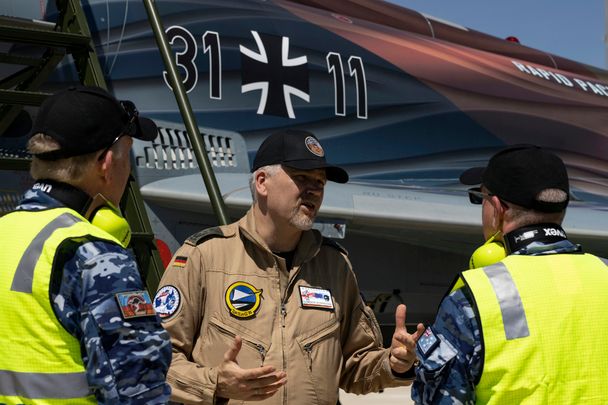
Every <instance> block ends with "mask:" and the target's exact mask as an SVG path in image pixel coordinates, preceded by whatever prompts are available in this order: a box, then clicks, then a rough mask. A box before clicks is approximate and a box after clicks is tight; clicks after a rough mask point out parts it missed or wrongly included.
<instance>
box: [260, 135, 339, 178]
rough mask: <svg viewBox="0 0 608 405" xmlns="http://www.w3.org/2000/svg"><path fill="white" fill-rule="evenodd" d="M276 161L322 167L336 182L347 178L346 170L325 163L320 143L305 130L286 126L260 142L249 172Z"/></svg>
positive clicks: (295, 166)
mask: <svg viewBox="0 0 608 405" xmlns="http://www.w3.org/2000/svg"><path fill="white" fill-rule="evenodd" d="M275 164H282V165H284V166H287V167H292V168H294V169H300V170H314V169H325V173H326V175H327V180H330V181H333V182H336V183H346V182H347V181H348V173H346V171H345V170H344V169H342V168H341V167H338V166H333V165H330V164H329V163H327V161H326V160H325V151H324V150H323V147H322V146H321V143H320V142H319V140H318V139H317V138H316V137H315V136H314V135H313V134H311V133H310V132H308V131H303V130H296V129H286V130H281V131H277V132H274V133H273V134H271V135H270V136H269V137H268V138H266V139H265V140H264V142H262V144H261V145H260V148H259V149H258V152H257V153H256V155H255V159H254V160H253V168H252V169H251V171H252V172H254V171H256V170H257V169H259V168H260V167H263V166H268V165H275Z"/></svg>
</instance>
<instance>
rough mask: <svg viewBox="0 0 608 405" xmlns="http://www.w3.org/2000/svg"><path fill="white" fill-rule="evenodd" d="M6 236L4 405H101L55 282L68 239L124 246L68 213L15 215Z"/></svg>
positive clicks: (0, 236) (1, 296)
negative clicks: (56, 298) (53, 291)
mask: <svg viewBox="0 0 608 405" xmlns="http://www.w3.org/2000/svg"><path fill="white" fill-rule="evenodd" d="M0 229H2V233H0V246H2V249H0V269H2V271H0V302H3V311H2V312H0V322H2V327H1V328H0V342H1V343H0V404H2V403H11V404H13V403H27V404H33V405H36V404H44V405H48V404H52V405H65V404H79V405H80V404H94V403H97V401H96V400H95V397H94V396H93V395H92V391H91V389H90V387H89V385H88V382H87V378H86V369H85V366H84V364H83V361H82V357H81V350H82V349H81V346H80V342H79V340H78V339H76V338H75V337H74V336H72V335H70V334H69V333H68V331H67V330H66V329H65V328H64V327H63V325H61V323H60V322H59V320H58V319H57V318H56V317H55V316H54V308H53V305H52V304H51V301H50V294H49V291H50V279H51V275H52V271H53V266H54V265H55V260H56V257H55V256H56V254H57V251H58V249H59V247H60V246H62V245H63V244H64V242H65V241H66V240H69V239H80V238H83V237H85V238H87V237H94V238H96V239H103V240H107V241H111V242H113V243H118V241H116V240H115V238H113V237H112V236H110V235H109V234H107V232H105V231H102V230H101V229H99V228H96V227H95V226H93V225H91V224H90V223H89V222H88V221H86V220H85V219H84V218H83V217H82V216H80V215H79V214H78V213H77V212H75V211H73V210H70V209H68V208H54V209H49V210H42V211H33V212H26V211H16V212H12V213H9V214H7V215H5V216H3V217H2V218H0ZM24 314H25V316H24Z"/></svg>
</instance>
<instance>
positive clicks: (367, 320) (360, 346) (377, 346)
mask: <svg viewBox="0 0 608 405" xmlns="http://www.w3.org/2000/svg"><path fill="white" fill-rule="evenodd" d="M348 267H349V269H348V276H347V279H346V280H345V282H346V285H347V287H346V288H347V291H348V293H347V294H346V300H348V302H347V303H346V305H345V307H344V308H345V309H346V310H345V311H344V319H343V326H342V331H341V333H342V336H341V337H342V342H343V343H342V354H343V357H344V368H343V370H342V375H341V376H340V388H342V389H343V390H345V391H346V392H352V393H355V394H367V393H369V392H377V391H379V390H381V389H383V388H388V387H397V386H403V385H409V384H411V381H410V380H406V379H402V378H398V377H396V376H395V375H393V373H392V370H391V367H390V364H389V361H388V357H389V354H390V350H389V349H385V348H383V347H382V332H381V331H380V326H379V325H378V322H377V321H376V317H375V316H374V313H373V311H372V310H371V308H369V307H368V306H367V305H365V303H364V302H363V299H362V298H361V295H360V293H359V287H358V285H357V281H356V279H355V275H354V274H353V272H352V270H351V268H350V263H348Z"/></svg>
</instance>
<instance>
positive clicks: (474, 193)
mask: <svg viewBox="0 0 608 405" xmlns="http://www.w3.org/2000/svg"><path fill="white" fill-rule="evenodd" d="M467 191H468V193H469V201H470V202H471V204H481V203H482V202H483V199H484V198H488V199H489V198H490V197H493V196H494V195H495V194H492V193H484V192H483V191H481V187H473V188H470V189H468V190H467Z"/></svg>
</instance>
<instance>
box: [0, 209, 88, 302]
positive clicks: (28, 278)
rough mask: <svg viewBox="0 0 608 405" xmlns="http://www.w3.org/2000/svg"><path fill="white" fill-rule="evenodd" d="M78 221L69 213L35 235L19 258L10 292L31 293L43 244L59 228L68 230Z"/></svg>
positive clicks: (62, 215) (60, 216)
mask: <svg viewBox="0 0 608 405" xmlns="http://www.w3.org/2000/svg"><path fill="white" fill-rule="evenodd" d="M78 221H80V219H78V218H76V217H75V216H74V215H72V214H70V213H67V212H66V213H65V214H61V215H59V216H58V217H57V218H55V219H54V220H52V221H51V222H50V223H49V224H48V225H47V226H45V227H44V228H42V230H41V231H40V232H39V233H38V235H36V237H35V238H34V240H33V241H32V243H30V245H29V246H28V247H27V249H25V253H24V254H23V256H21V260H20V261H19V265H18V266H17V270H16V271H15V277H14V278H13V284H12V285H11V290H12V291H19V292H24V293H31V292H32V284H33V283H34V267H36V263H38V259H40V254H41V253H42V247H43V246H44V242H46V240H47V239H48V238H49V236H51V234H52V233H53V232H55V231H56V230H57V229H59V228H68V227H70V226H72V225H74V224H75V223H76V222H78Z"/></svg>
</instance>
